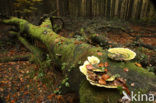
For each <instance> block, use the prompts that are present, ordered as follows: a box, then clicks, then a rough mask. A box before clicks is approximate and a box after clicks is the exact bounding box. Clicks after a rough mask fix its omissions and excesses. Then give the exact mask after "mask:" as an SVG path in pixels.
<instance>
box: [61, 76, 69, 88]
mask: <svg viewBox="0 0 156 103" xmlns="http://www.w3.org/2000/svg"><path fill="white" fill-rule="evenodd" d="M68 80H69V78H68V77H67V76H66V77H65V78H64V79H63V80H62V82H61V84H62V85H65V87H70V85H69V82H68Z"/></svg>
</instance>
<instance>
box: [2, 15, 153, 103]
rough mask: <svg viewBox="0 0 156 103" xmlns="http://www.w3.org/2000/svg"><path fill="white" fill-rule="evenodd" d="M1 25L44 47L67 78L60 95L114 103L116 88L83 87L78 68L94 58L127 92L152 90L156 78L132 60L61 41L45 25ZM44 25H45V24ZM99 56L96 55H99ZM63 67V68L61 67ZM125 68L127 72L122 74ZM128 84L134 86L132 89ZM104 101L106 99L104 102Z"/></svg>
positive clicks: (16, 21)
mask: <svg viewBox="0 0 156 103" xmlns="http://www.w3.org/2000/svg"><path fill="white" fill-rule="evenodd" d="M2 22H3V23H5V24H10V25H16V26H17V27H18V30H19V32H20V33H24V34H26V35H25V36H29V37H32V38H33V39H37V40H39V41H41V42H42V43H43V44H44V45H45V46H46V48H47V50H48V53H49V56H50V58H51V59H53V61H55V62H56V63H57V64H58V65H60V66H62V65H64V66H65V67H64V68H63V69H62V71H63V74H64V76H65V77H68V82H69V84H70V86H67V87H66V86H62V89H61V90H62V93H66V92H76V93H77V94H79V96H80V102H81V103H87V102H89V103H104V102H108V101H111V103H116V102H117V101H118V99H119V98H120V97H121V95H120V94H119V92H118V91H116V89H115V90H114V89H106V88H100V87H95V86H92V85H91V84H87V83H88V81H87V80H86V78H85V77H84V76H83V74H82V73H80V70H79V66H80V65H81V64H80V63H83V62H84V61H85V60H87V57H88V56H92V55H94V56H96V57H98V58H99V59H100V61H103V62H107V63H108V64H109V66H108V71H109V72H110V73H111V74H112V75H115V74H119V75H120V76H121V77H122V78H124V79H126V80H127V82H126V84H127V86H128V88H129V90H130V91H134V92H136V93H137V92H138V91H141V92H143V93H148V92H149V91H156V76H155V75H154V73H151V72H148V71H147V70H145V69H144V68H142V67H138V66H137V65H136V64H135V63H134V62H133V61H127V62H124V61H120V62H119V61H114V60H111V59H109V58H108V55H107V50H103V49H102V48H100V47H95V46H92V45H89V44H86V43H84V42H80V41H75V40H74V39H68V38H64V37H62V36H60V35H57V34H56V33H55V32H53V31H52V30H51V29H49V28H48V26H43V25H42V27H40V26H35V25H32V24H31V23H29V22H28V21H26V20H23V19H19V18H15V17H12V18H10V19H6V20H3V21H2ZM45 25H46V24H45ZM99 53H100V55H99ZM65 64H66V65H65ZM124 68H128V72H125V71H124ZM132 84H135V85H133V86H132ZM106 98H107V99H106Z"/></svg>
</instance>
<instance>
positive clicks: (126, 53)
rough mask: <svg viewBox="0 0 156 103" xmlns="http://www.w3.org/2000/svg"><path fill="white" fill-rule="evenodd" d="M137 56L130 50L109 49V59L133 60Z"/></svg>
mask: <svg viewBox="0 0 156 103" xmlns="http://www.w3.org/2000/svg"><path fill="white" fill-rule="evenodd" d="M135 56H136V53H135V52H134V51H132V50H130V49H128V48H110V49H108V57H109V58H111V59H113V60H119V61H122V60H125V61H128V60H132V59H134V58H135Z"/></svg>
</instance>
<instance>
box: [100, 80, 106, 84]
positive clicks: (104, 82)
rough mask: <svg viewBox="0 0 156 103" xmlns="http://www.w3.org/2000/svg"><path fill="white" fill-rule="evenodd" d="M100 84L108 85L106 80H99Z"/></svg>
mask: <svg viewBox="0 0 156 103" xmlns="http://www.w3.org/2000/svg"><path fill="white" fill-rule="evenodd" d="M98 82H99V84H101V85H106V81H105V80H103V79H99V81H98Z"/></svg>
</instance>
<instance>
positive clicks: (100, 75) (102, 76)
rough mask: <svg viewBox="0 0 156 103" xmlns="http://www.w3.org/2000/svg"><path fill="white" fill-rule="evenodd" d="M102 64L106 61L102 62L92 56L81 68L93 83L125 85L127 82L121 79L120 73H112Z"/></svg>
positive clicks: (112, 85)
mask: <svg viewBox="0 0 156 103" xmlns="http://www.w3.org/2000/svg"><path fill="white" fill-rule="evenodd" d="M99 64H100V65H99ZM102 64H105V63H100V60H99V58H97V57H95V56H90V57H88V60H86V61H85V62H84V64H83V65H82V66H80V67H79V69H80V71H81V72H82V73H83V74H84V75H85V76H86V79H87V80H88V81H89V82H90V84H91V85H94V86H98V87H105V88H118V87H119V86H121V87H124V85H125V82H123V81H121V79H122V78H120V75H119V74H115V75H112V74H111V73H110V72H109V70H108V69H107V68H106V67H107V66H106V65H102Z"/></svg>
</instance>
